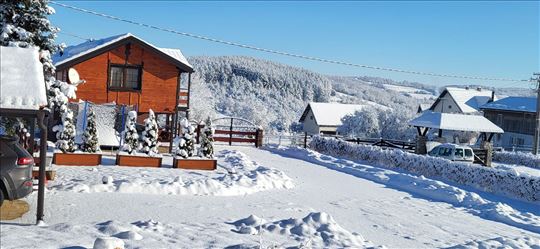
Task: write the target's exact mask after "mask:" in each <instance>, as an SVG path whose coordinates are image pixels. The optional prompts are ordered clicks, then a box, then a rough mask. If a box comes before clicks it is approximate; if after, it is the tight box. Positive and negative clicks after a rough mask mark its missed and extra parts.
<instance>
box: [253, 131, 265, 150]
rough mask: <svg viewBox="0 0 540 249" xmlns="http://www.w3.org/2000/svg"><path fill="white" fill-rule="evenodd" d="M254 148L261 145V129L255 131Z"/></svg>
mask: <svg viewBox="0 0 540 249" xmlns="http://www.w3.org/2000/svg"><path fill="white" fill-rule="evenodd" d="M255 139H256V141H255V147H257V148H259V147H261V146H262V145H263V129H260V128H259V129H257V133H256V134H255Z"/></svg>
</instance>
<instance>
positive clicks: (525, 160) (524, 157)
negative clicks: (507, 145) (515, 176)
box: [493, 151, 540, 169]
mask: <svg viewBox="0 0 540 249" xmlns="http://www.w3.org/2000/svg"><path fill="white" fill-rule="evenodd" d="M493 161H494V162H501V163H508V164H517V165H523V166H527V167H531V168H537V169H540V156H538V155H536V156H535V155H533V154H531V153H523V152H507V151H496V152H494V153H493Z"/></svg>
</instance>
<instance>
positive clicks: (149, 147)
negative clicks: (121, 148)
mask: <svg viewBox="0 0 540 249" xmlns="http://www.w3.org/2000/svg"><path fill="white" fill-rule="evenodd" d="M142 136H143V137H142V152H144V153H146V154H147V155H149V156H155V155H157V154H158V125H157V122H156V115H155V114H154V111H152V109H150V111H149V112H148V118H146V119H145V120H144V131H143V133H142Z"/></svg>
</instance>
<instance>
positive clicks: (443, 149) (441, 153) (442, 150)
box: [439, 148, 452, 156]
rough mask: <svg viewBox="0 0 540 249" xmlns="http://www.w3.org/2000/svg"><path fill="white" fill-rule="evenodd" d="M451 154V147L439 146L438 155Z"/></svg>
mask: <svg viewBox="0 0 540 249" xmlns="http://www.w3.org/2000/svg"><path fill="white" fill-rule="evenodd" d="M451 154H452V149H451V148H441V149H440V150H439V155H441V156H450V155H451Z"/></svg>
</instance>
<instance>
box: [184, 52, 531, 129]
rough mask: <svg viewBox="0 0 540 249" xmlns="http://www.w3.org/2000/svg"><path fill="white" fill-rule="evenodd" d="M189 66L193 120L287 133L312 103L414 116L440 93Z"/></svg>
mask: <svg viewBox="0 0 540 249" xmlns="http://www.w3.org/2000/svg"><path fill="white" fill-rule="evenodd" d="M189 61H190V63H191V64H192V65H193V66H194V67H195V71H196V73H195V75H193V82H194V83H195V84H193V88H192V91H193V93H194V94H195V95H196V96H198V98H194V99H193V102H192V107H193V109H194V112H193V114H194V118H196V119H205V118H206V117H207V116H219V115H225V116H238V117H243V118H245V119H248V120H252V121H254V122H255V123H257V124H260V125H261V126H263V127H264V128H265V129H267V130H272V131H286V130H288V129H289V128H290V126H291V124H294V123H295V122H297V121H298V119H299V118H300V115H301V114H302V111H303V110H304V108H305V107H306V105H307V104H308V103H309V102H311V101H315V102H339V103H351V104H370V105H373V106H380V105H382V106H386V107H389V108H390V109H392V110H394V111H397V112H400V113H402V114H404V115H407V116H413V115H415V113H416V110H417V108H418V105H419V104H423V103H429V104H431V103H433V101H434V100H435V99H436V98H437V96H438V94H439V92H440V91H442V89H443V88H441V87H437V86H432V85H426V84H422V83H417V82H408V81H394V80H391V79H385V78H379V77H369V76H354V77H346V76H325V75H321V74H318V73H315V72H312V71H309V70H306V69H302V68H297V67H292V66H288V65H284V64H280V63H276V62H271V61H267V60H261V59H256V58H252V57H243V56H218V57H207V56H196V57H191V58H189ZM460 87H463V86H460ZM470 87H477V86H472V85H471V86H470ZM482 87H483V88H485V89H493V88H489V87H485V86H482ZM495 91H496V93H497V94H498V95H499V96H508V95H514V96H524V95H531V94H532V91H529V90H527V89H521V88H497V89H495Z"/></svg>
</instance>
